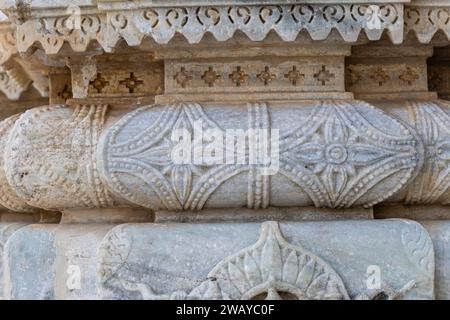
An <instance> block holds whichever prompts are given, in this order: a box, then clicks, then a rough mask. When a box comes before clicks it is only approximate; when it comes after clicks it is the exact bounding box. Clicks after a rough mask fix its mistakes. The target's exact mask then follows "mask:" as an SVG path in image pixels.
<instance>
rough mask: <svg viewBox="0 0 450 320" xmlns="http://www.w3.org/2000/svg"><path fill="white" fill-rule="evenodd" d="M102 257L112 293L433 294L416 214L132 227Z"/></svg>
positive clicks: (105, 284) (114, 236) (108, 241)
mask: <svg viewBox="0 0 450 320" xmlns="http://www.w3.org/2000/svg"><path fill="white" fill-rule="evenodd" d="M99 259H100V270H99V279H98V280H99V281H100V284H99V287H100V288H101V290H100V297H101V298H103V299H261V298H269V299H279V298H283V299H433V297H434V291H433V288H434V253H433V245H432V242H431V240H430V238H429V236H428V234H427V232H426V231H425V229H424V228H423V227H421V226H420V225H419V224H418V223H416V222H412V221H408V220H386V221H341V222H330V221H328V222H304V223H298V222H282V223H281V222H280V223H277V222H264V223H262V224H261V223H216V224H214V223H210V224H125V225H119V226H117V227H115V228H114V229H113V230H112V231H111V232H110V233H109V234H108V235H107V236H106V237H105V239H104V241H103V244H102V245H101V248H100V250H99ZM378 275H379V276H380V277H379V278H378V279H379V280H380V282H379V286H376V285H377V281H376V279H375V280H374V278H373V277H377V276H378Z"/></svg>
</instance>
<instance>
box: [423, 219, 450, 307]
mask: <svg viewBox="0 0 450 320" xmlns="http://www.w3.org/2000/svg"><path fill="white" fill-rule="evenodd" d="M420 223H421V224H422V225H423V226H424V227H425V229H427V231H428V233H429V234H430V237H431V239H432V241H433V246H434V252H435V263H436V273H435V277H436V280H435V290H436V299H440V300H449V299H450V241H449V239H450V222H449V221H448V220H441V221H421V222H420Z"/></svg>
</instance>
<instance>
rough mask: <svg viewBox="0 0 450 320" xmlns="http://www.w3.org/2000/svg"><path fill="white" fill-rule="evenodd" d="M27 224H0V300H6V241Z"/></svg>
mask: <svg viewBox="0 0 450 320" xmlns="http://www.w3.org/2000/svg"><path fill="white" fill-rule="evenodd" d="M24 225H25V223H19V222H13V223H11V222H10V223H5V222H0V300H3V299H4V293H3V289H4V286H5V284H4V278H3V269H4V266H3V264H4V260H3V252H4V248H5V244H6V241H7V240H8V239H9V237H10V236H11V235H12V234H13V233H14V232H15V231H17V230H18V229H20V228H21V227H23V226H24Z"/></svg>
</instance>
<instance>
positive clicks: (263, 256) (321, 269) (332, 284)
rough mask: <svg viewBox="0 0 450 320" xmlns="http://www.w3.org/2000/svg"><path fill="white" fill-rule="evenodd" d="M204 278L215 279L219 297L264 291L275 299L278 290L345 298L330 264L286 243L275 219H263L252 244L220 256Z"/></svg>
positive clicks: (256, 294) (300, 296)
mask: <svg viewBox="0 0 450 320" xmlns="http://www.w3.org/2000/svg"><path fill="white" fill-rule="evenodd" d="M257 270H259V272H258V271H257ZM259 274H261V275H262V276H261V277H260V276H259ZM208 278H210V279H214V280H213V281H212V280H207V281H206V282H205V283H210V282H214V284H216V283H217V285H218V287H219V288H220V290H221V295H222V297H225V296H227V297H229V298H230V299H251V298H254V297H259V296H260V295H261V294H264V293H265V294H266V296H267V299H271V298H273V299H275V298H277V299H278V298H280V297H281V296H280V294H279V293H278V291H279V292H281V293H285V292H288V293H290V294H292V295H294V296H296V297H297V298H298V299H320V298H325V299H327V298H328V299H348V295H347V293H346V290H345V287H344V285H343V283H342V280H341V279H340V278H339V276H338V275H337V274H336V273H335V272H334V271H333V270H332V269H331V267H330V266H328V265H327V264H326V263H325V262H324V261H322V260H321V259H320V258H318V257H315V256H314V255H313V254H311V253H309V252H307V251H305V250H304V249H303V248H301V247H298V246H292V245H290V244H289V243H287V242H286V241H285V240H284V238H283V237H282V235H281V232H280V230H279V227H278V224H277V223H276V222H266V223H264V224H263V226H262V230H261V236H260V239H259V240H258V242H257V243H256V244H255V245H253V246H251V247H249V248H247V249H244V250H242V251H241V252H239V253H237V254H236V255H234V256H231V257H229V258H226V259H224V260H223V261H222V262H220V263H219V264H218V265H217V266H216V267H215V268H214V269H213V270H212V271H211V272H210V273H209V275H208ZM250 279H251V280H250ZM230 282H231V283H232V284H233V286H234V287H237V288H238V289H239V295H236V293H235V292H234V291H232V290H230V289H229V288H230ZM202 286H204V283H203V284H202V285H201V286H200V287H202ZM194 291H195V292H197V291H198V289H194V290H193V292H194ZM203 297H204V298H208V297H207V296H203Z"/></svg>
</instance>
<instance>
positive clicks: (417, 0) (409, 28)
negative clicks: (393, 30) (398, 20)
mask: <svg viewBox="0 0 450 320" xmlns="http://www.w3.org/2000/svg"><path fill="white" fill-rule="evenodd" d="M411 2H412V3H411V4H410V5H408V6H407V7H406V8H405V34H408V33H414V34H415V35H416V37H417V39H418V40H419V41H420V42H421V43H429V42H430V41H431V40H432V38H433V36H434V35H435V34H436V33H437V32H443V33H444V34H445V35H446V36H447V38H448V39H449V40H450V3H449V2H448V1H447V0H412V1H411Z"/></svg>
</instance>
